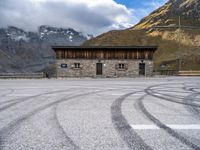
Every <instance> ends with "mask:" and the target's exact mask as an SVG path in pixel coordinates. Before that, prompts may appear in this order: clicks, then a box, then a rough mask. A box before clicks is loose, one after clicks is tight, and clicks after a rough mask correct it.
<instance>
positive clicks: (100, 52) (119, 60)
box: [52, 46, 157, 77]
mask: <svg viewBox="0 0 200 150" xmlns="http://www.w3.org/2000/svg"><path fill="white" fill-rule="evenodd" d="M52 49H53V50H54V51H55V53H56V67H57V77H136V76H151V75H152V73H153V54H154V52H155V51H156V50H157V47H156V46H112V47H111V46H92V47H86V46H52Z"/></svg>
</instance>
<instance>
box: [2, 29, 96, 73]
mask: <svg viewBox="0 0 200 150" xmlns="http://www.w3.org/2000/svg"><path fill="white" fill-rule="evenodd" d="M90 38H92V36H91V35H87V34H83V33H80V32H77V31H75V30H73V29H64V28H55V27H50V26H41V27H39V29H38V32H26V31H24V30H23V29H19V28H16V27H12V26H10V27H8V28H1V29H0V72H37V71H40V70H42V69H44V68H45V67H46V66H48V65H49V64H53V63H54V61H55V60H54V55H55V54H54V52H53V51H52V49H51V46H52V45H80V44H82V43H83V42H84V41H86V40H88V39H90Z"/></svg>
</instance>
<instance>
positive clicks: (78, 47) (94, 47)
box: [51, 46, 158, 51]
mask: <svg viewBox="0 0 200 150" xmlns="http://www.w3.org/2000/svg"><path fill="white" fill-rule="evenodd" d="M51 48H52V49H53V50H60V49H64V50H67V49H71V50H81V49H106V50H115V49H124V50H126V49H127V50H128V49H135V50H154V51H155V50H157V48H158V46H52V47H51Z"/></svg>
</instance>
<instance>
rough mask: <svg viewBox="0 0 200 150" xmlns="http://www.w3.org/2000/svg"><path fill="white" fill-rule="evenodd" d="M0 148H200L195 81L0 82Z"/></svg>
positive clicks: (199, 85) (199, 81)
mask: <svg viewBox="0 0 200 150" xmlns="http://www.w3.org/2000/svg"><path fill="white" fill-rule="evenodd" d="M0 149H1V150H62V149H63V150H79V149H80V150H129V149H131V150H140V149H141V150H190V149H195V150H199V149H200V78H198V77H193V78H190V77H182V78H179V77H169V78H136V79H126V78H119V79H51V80H42V79H41V80H0Z"/></svg>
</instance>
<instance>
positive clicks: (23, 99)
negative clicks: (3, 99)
mask: <svg viewBox="0 0 200 150" xmlns="http://www.w3.org/2000/svg"><path fill="white" fill-rule="evenodd" d="M71 90H74V89H71ZM71 90H70V91H71ZM68 91H69V90H68ZM62 92H66V90H58V91H52V92H45V93H41V94H37V95H34V96H29V97H25V98H19V99H15V100H14V102H13V103H11V104H8V105H5V106H3V107H0V112H1V111H4V110H6V109H8V108H10V107H12V106H15V105H17V104H20V103H23V102H26V101H29V100H31V99H33V98H38V97H40V96H43V95H48V94H56V93H62Z"/></svg>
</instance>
